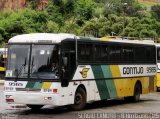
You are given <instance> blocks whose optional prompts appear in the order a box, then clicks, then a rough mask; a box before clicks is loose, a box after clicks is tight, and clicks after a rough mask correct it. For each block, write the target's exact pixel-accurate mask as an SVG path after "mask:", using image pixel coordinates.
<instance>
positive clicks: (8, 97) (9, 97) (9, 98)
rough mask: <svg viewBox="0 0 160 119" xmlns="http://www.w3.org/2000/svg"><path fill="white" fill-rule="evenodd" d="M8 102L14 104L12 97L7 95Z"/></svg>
mask: <svg viewBox="0 0 160 119" xmlns="http://www.w3.org/2000/svg"><path fill="white" fill-rule="evenodd" d="M6 102H14V99H13V96H12V95H6Z"/></svg>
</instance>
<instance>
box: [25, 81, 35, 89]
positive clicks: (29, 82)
mask: <svg viewBox="0 0 160 119" xmlns="http://www.w3.org/2000/svg"><path fill="white" fill-rule="evenodd" d="M35 83H36V82H33V81H28V83H27V85H26V88H33V87H34V85H35Z"/></svg>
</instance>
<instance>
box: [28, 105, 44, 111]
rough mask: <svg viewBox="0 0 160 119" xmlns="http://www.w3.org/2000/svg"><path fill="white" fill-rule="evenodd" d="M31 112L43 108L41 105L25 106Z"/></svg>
mask: <svg viewBox="0 0 160 119" xmlns="http://www.w3.org/2000/svg"><path fill="white" fill-rule="evenodd" d="M27 106H28V107H29V108H31V109H32V110H39V109H41V108H42V107H43V105H27Z"/></svg>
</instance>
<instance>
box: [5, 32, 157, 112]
mask: <svg viewBox="0 0 160 119" xmlns="http://www.w3.org/2000/svg"><path fill="white" fill-rule="evenodd" d="M53 63H54V65H55V64H56V66H57V69H58V73H55V72H54V71H52V70H51V65H52V64H53ZM156 68H157V67H156V47H155V44H154V43H147V42H140V41H129V40H122V39H120V38H115V39H113V38H107V37H103V38H93V37H79V36H75V35H72V34H49V33H33V34H23V35H18V36H15V37H13V38H11V39H10V40H9V42H8V60H7V70H6V77H5V91H4V95H5V100H6V102H7V103H14V104H26V105H27V106H28V107H30V108H32V109H39V108H41V107H43V106H44V105H53V106H65V105H67V106H68V107H70V109H72V110H81V109H83V108H84V107H85V105H86V103H90V102H93V101H98V100H108V99H114V98H121V97H125V98H126V99H129V100H133V101H139V100H140V94H147V93H149V92H153V91H155V90H156V84H155V79H156Z"/></svg>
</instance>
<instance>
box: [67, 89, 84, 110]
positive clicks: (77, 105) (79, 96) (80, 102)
mask: <svg viewBox="0 0 160 119" xmlns="http://www.w3.org/2000/svg"><path fill="white" fill-rule="evenodd" d="M85 105H86V92H85V91H84V89H82V88H78V89H77V91H76V93H75V97H74V104H72V105H70V106H69V108H70V109H71V110H75V111H76V110H82V109H83V108H84V107H85Z"/></svg>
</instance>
